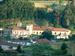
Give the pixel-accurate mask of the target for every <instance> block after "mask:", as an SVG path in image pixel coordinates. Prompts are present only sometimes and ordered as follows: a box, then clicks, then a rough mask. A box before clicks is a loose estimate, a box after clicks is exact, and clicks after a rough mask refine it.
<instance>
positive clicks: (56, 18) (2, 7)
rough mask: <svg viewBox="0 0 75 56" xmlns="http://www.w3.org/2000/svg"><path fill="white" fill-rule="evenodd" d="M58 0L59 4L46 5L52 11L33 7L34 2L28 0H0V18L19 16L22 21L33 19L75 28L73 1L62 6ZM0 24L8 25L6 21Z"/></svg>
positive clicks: (41, 23) (42, 23) (15, 17)
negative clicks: (0, 0)
mask: <svg viewBox="0 0 75 56" xmlns="http://www.w3.org/2000/svg"><path fill="white" fill-rule="evenodd" d="M59 2H60V4H59V5H57V4H53V5H50V6H48V8H52V9H53V11H48V10H47V8H35V7H34V3H31V2H30V1H28V0H15V1H14V0H3V1H2V2H0V19H17V18H20V19H21V20H23V21H25V20H34V21H35V23H36V24H38V25H47V26H48V25H50V26H54V27H66V28H70V29H75V27H74V25H75V16H74V14H75V11H74V8H75V6H74V3H73V2H71V3H68V4H67V6H62V5H61V2H62V0H59ZM23 21H22V22H23ZM0 26H8V23H7V24H6V23H5V24H4V23H3V24H2V23H1V24H0Z"/></svg>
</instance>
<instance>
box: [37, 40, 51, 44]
mask: <svg viewBox="0 0 75 56" xmlns="http://www.w3.org/2000/svg"><path fill="white" fill-rule="evenodd" d="M36 42H37V43H48V44H50V43H51V41H49V40H47V39H37V40H36Z"/></svg>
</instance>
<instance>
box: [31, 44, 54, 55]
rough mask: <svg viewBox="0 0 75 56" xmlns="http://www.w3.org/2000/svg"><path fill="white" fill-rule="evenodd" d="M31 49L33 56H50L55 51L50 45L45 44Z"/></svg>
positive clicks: (33, 46)
mask: <svg viewBox="0 0 75 56" xmlns="http://www.w3.org/2000/svg"><path fill="white" fill-rule="evenodd" d="M31 47H32V56H50V55H51V53H52V51H53V49H52V48H51V46H50V45H49V44H44V43H39V44H33V45H32V46H31Z"/></svg>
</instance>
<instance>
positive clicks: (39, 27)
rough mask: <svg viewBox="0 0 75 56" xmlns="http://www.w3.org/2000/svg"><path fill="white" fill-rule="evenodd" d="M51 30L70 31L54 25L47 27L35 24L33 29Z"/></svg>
mask: <svg viewBox="0 0 75 56" xmlns="http://www.w3.org/2000/svg"><path fill="white" fill-rule="evenodd" d="M46 29H48V30H51V31H69V30H68V29H65V28H54V27H47V26H33V30H46Z"/></svg>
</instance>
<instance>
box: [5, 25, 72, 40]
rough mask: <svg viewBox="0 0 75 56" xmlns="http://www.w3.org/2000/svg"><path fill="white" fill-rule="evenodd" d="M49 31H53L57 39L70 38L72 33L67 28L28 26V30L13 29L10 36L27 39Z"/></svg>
mask: <svg viewBox="0 0 75 56" xmlns="http://www.w3.org/2000/svg"><path fill="white" fill-rule="evenodd" d="M47 29H48V30H50V31H52V35H54V36H56V38H57V39H60V38H64V39H65V38H68V36H69V35H70V33H71V31H70V30H68V29H65V28H51V27H46V26H37V25H33V24H28V25H27V26H26V29H24V28H21V27H12V28H11V30H10V31H9V32H10V33H11V34H10V35H11V36H12V38H19V37H24V38H25V37H28V36H30V35H31V34H35V35H41V34H42V32H44V31H45V30H47ZM6 31H7V30H6ZM6 33H7V32H6Z"/></svg>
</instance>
